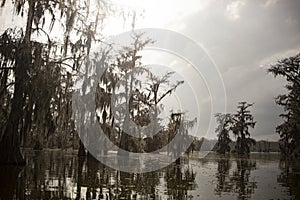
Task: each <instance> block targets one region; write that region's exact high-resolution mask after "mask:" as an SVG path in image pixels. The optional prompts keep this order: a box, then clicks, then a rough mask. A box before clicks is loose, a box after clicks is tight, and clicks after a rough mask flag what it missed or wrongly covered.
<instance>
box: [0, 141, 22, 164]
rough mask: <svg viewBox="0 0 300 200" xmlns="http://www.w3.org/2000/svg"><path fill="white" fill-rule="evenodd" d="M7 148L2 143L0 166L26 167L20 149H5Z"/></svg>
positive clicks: (0, 146) (0, 147)
mask: <svg viewBox="0 0 300 200" xmlns="http://www.w3.org/2000/svg"><path fill="white" fill-rule="evenodd" d="M6 146H7V145H3V144H1V143H0V165H18V166H23V165H26V161H25V159H24V158H23V156H22V154H21V151H20V149H18V148H5V147H6Z"/></svg>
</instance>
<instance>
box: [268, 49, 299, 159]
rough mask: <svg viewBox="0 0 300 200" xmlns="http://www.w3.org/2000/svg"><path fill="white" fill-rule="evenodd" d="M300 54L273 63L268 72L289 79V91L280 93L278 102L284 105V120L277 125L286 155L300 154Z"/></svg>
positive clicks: (282, 115)
mask: <svg viewBox="0 0 300 200" xmlns="http://www.w3.org/2000/svg"><path fill="white" fill-rule="evenodd" d="M299 62H300V54H298V55H296V56H294V57H290V58H285V59H282V60H280V61H278V62H277V63H276V64H275V65H272V66H271V67H270V68H269V69H268V72H270V73H272V74H274V76H275V77H277V76H283V77H284V78H285V79H286V80H287V82H288V83H287V85H286V86H285V88H286V89H287V91H288V93H287V94H283V95H279V96H278V97H277V98H276V103H277V104H278V105H280V106H283V107H284V111H285V113H283V114H281V115H280V117H282V118H283V119H284V122H283V123H282V124H281V125H279V126H277V128H276V131H277V133H279V135H280V142H281V144H280V148H281V152H282V153H283V154H284V155H286V156H299V155H300V134H299V133H300V67H299Z"/></svg>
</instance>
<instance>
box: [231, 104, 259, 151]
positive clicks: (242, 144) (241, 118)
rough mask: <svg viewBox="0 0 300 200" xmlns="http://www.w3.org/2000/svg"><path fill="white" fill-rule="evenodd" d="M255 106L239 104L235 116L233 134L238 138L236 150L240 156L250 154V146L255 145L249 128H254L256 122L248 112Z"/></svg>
mask: <svg viewBox="0 0 300 200" xmlns="http://www.w3.org/2000/svg"><path fill="white" fill-rule="evenodd" d="M252 105H253V104H249V103H247V102H239V104H238V111H237V113H236V114H234V115H233V118H232V119H233V125H232V128H231V130H232V132H233V134H234V135H235V136H236V137H237V140H236V147H235V150H236V151H237V153H238V154H240V155H245V154H249V153H250V146H251V145H254V144H255V140H254V139H252V138H250V132H249V128H254V126H255V124H256V122H255V121H254V118H253V116H252V114H251V112H250V111H249V110H248V108H249V107H251V106H252Z"/></svg>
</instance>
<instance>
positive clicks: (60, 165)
mask: <svg viewBox="0 0 300 200" xmlns="http://www.w3.org/2000/svg"><path fill="white" fill-rule="evenodd" d="M26 159H27V163H29V164H28V165H27V166H26V167H24V168H12V167H5V166H2V167H1V168H0V177H1V179H0V200H2V199H3V200H9V199H20V200H23V199H32V200H34V199H76V200H81V199H86V200H90V199H192V198H194V199H197V197H196V196H192V194H193V193H192V191H193V190H197V188H198V187H199V186H198V184H199V182H197V181H199V180H198V179H196V176H197V173H200V172H199V171H197V173H196V172H195V169H194V166H193V165H192V164H191V163H189V160H188V159H183V160H182V162H181V164H176V163H173V164H171V165H169V166H168V167H166V168H164V169H161V170H159V171H155V172H149V173H143V174H138V173H126V172H121V171H117V170H114V169H111V168H109V167H106V166H105V165H103V164H101V163H99V162H97V161H96V160H94V159H93V158H92V157H88V158H86V157H84V158H80V157H79V158H78V157H77V156H76V155H75V154H74V155H73V154H72V153H63V152H61V151H42V152H34V151H30V152H26ZM199 162H200V165H202V164H203V165H205V162H213V165H214V166H216V168H215V169H216V171H215V172H213V173H212V174H213V180H214V181H213V182H212V183H211V187H212V188H213V190H212V191H213V193H210V194H205V195H209V197H210V198H212V199H213V198H214V197H215V198H218V197H225V195H228V194H229V195H233V196H234V197H232V196H231V197H232V198H233V199H250V198H251V197H252V195H253V194H254V193H255V191H256V190H257V182H256V179H255V177H254V175H253V170H255V169H256V167H257V165H256V160H255V159H249V158H228V157H221V158H220V157H218V158H217V159H214V160H206V161H205V160H200V161H199ZM297 167H298V168H297ZM279 169H280V170H281V173H280V175H279V176H278V179H277V181H278V183H280V184H281V185H282V186H284V187H286V188H288V191H289V193H290V194H289V195H290V196H291V197H295V198H296V199H297V198H299V183H298V182H299V181H297V180H299V170H298V171H297V170H296V169H299V166H295V165H291V163H289V162H288V161H281V162H280V164H279ZM196 180H197V181H196ZM200 181H202V180H200Z"/></svg>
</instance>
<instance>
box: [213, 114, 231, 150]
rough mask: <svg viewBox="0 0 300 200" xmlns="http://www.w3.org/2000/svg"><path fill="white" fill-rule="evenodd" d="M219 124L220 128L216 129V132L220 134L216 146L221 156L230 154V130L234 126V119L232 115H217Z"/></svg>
mask: <svg viewBox="0 0 300 200" xmlns="http://www.w3.org/2000/svg"><path fill="white" fill-rule="evenodd" d="M215 117H216V118H217V122H218V124H219V125H218V127H217V128H216V132H217V133H218V142H217V144H216V148H217V149H216V151H217V152H218V153H221V154H225V153H226V152H230V146H229V144H230V142H231V139H230V136H229V132H230V128H231V124H232V117H231V115H230V114H221V113H218V114H216V115H215Z"/></svg>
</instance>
